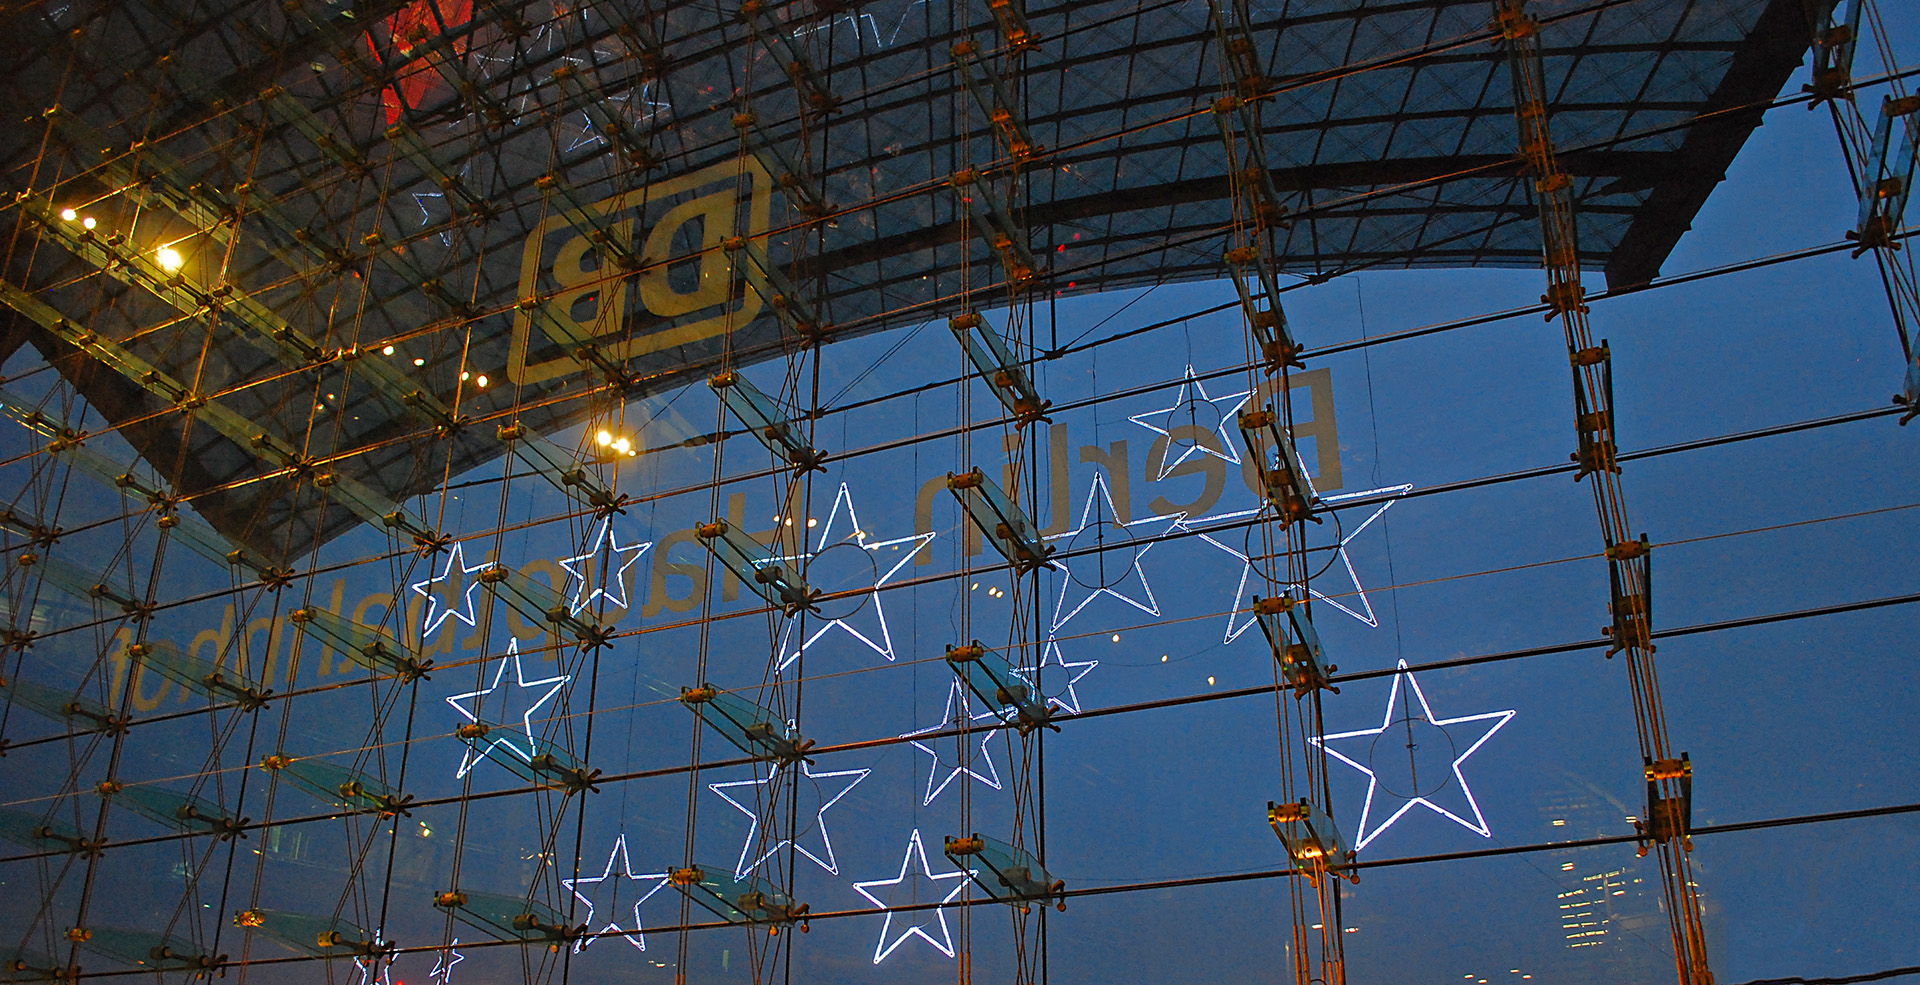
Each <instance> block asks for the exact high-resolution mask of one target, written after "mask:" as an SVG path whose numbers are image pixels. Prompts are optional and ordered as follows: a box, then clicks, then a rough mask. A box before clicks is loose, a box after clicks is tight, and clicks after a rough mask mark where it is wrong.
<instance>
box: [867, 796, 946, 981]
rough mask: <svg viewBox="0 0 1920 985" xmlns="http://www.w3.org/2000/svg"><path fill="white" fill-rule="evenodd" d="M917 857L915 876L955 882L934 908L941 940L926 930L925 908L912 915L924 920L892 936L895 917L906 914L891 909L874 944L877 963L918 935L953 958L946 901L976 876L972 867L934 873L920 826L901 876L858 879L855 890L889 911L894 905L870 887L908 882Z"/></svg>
mask: <svg viewBox="0 0 1920 985" xmlns="http://www.w3.org/2000/svg"><path fill="white" fill-rule="evenodd" d="M915 858H918V859H919V860H920V873H919V876H917V877H916V878H919V877H924V878H926V879H927V880H928V881H930V882H934V883H939V882H942V881H946V880H952V881H953V888H952V889H950V890H948V891H947V895H946V896H945V897H943V898H942V899H941V900H940V903H941V905H940V906H937V907H935V908H934V909H933V911H932V912H933V916H934V919H935V920H937V921H939V924H940V939H939V940H934V938H933V935H932V934H929V933H927V931H926V929H925V928H926V926H927V925H926V923H925V922H924V919H925V915H926V913H927V911H925V910H919V911H915V912H914V913H913V914H912V915H913V916H916V917H920V918H922V921H923V922H921V923H916V924H914V925H912V926H910V927H908V928H907V929H905V930H903V931H901V932H900V935H899V936H898V937H894V936H893V918H894V917H895V916H900V917H902V918H903V919H904V918H905V917H906V916H907V914H895V913H894V912H893V911H891V910H888V911H887V922H886V923H883V924H881V925H880V943H878V944H876V945H874V948H873V963H874V964H879V963H880V962H882V961H884V960H886V957H887V955H889V954H892V953H893V949H894V948H896V947H899V946H900V945H902V944H905V943H906V942H907V938H909V937H918V938H920V939H921V940H923V941H926V942H927V943H929V944H932V945H933V946H934V949H935V950H937V951H939V952H940V953H941V954H944V955H946V956H947V957H949V958H951V957H953V935H952V934H951V933H950V932H948V930H947V911H946V909H945V906H946V904H948V903H951V902H953V898H954V897H955V896H958V895H960V894H961V893H962V892H964V891H965V890H966V888H967V877H969V876H971V875H973V870H971V869H955V870H954V871H952V872H942V873H940V874H939V875H934V873H933V867H932V866H930V865H928V864H927V849H926V847H925V846H924V845H923V844H922V843H921V841H920V829H919V828H915V829H913V834H912V835H911V836H909V837H908V838H907V852H906V854H905V855H902V856H900V874H899V875H897V876H894V877H893V878H891V879H875V880H873V881H871V882H856V883H854V884H853V891H854V892H856V893H859V894H860V895H862V896H865V897H866V898H867V899H870V900H872V901H873V905H874V906H876V907H878V908H880V909H882V910H886V909H887V908H888V907H889V906H891V905H892V904H891V903H890V902H889V901H888V900H882V899H881V898H880V897H878V896H876V895H874V894H873V893H872V892H869V887H879V886H898V885H900V884H901V883H902V882H905V881H906V879H907V870H908V869H910V868H912V867H913V864H914V859H915ZM888 895H889V897H891V895H892V894H888ZM888 938H892V939H891V940H889V939H888Z"/></svg>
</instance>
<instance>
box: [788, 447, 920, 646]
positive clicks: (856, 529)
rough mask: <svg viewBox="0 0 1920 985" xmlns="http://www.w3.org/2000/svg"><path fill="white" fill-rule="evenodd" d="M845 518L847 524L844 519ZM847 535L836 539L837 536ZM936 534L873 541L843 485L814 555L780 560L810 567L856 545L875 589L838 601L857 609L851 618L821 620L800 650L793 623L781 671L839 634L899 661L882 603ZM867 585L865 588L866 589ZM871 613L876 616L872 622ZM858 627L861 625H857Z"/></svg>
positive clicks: (789, 629)
mask: <svg viewBox="0 0 1920 985" xmlns="http://www.w3.org/2000/svg"><path fill="white" fill-rule="evenodd" d="M843 513H844V514H845V518H844V519H843V518H842V514H843ZM836 529H838V530H841V531H843V532H841V533H839V534H837V535H836V534H835V532H834V531H835V530H836ZM935 536H936V535H935V534H933V533H924V534H909V535H907V536H905V537H894V538H891V539H888V540H872V539H869V537H868V536H867V528H865V527H863V526H861V525H860V516H859V514H858V513H855V512H854V509H853V494H852V493H850V492H849V491H848V490H847V484H846V483H844V482H843V483H841V484H840V492H839V493H838V494H837V495H835V496H834V497H833V510H832V511H831V512H829V513H828V514H827V520H826V522H825V523H823V524H821V525H820V538H819V540H818V542H817V543H816V544H815V545H814V548H813V550H812V551H810V552H807V553H805V554H798V555H792V556H789V557H781V558H775V561H776V562H779V563H786V564H791V563H796V562H797V563H800V564H807V565H810V564H811V562H812V561H813V559H814V558H817V557H819V556H820V555H821V554H824V553H825V552H826V551H827V549H828V548H832V547H838V546H840V545H843V544H850V545H853V546H855V547H858V548H859V549H861V550H863V551H866V552H867V553H868V555H869V556H870V557H871V558H872V560H873V565H874V569H873V570H874V579H873V587H872V588H869V589H866V590H865V591H863V592H861V593H860V595H859V596H856V597H855V598H848V599H841V600H837V601H836V603H835V604H836V605H840V606H857V607H856V608H854V609H853V611H852V612H850V613H849V614H848V615H847V616H845V617H842V618H838V619H821V620H818V621H817V622H815V623H814V624H813V625H812V626H811V627H810V628H809V629H808V631H807V636H806V639H804V640H803V641H802V642H801V643H800V645H799V646H790V644H791V643H792V639H793V635H794V633H795V632H796V631H797V630H796V628H795V627H796V626H798V625H799V621H797V620H792V619H789V620H787V624H786V627H785V629H783V630H782V632H781V640H780V653H781V657H780V669H781V670H786V669H787V668H788V667H789V666H791V665H792V664H793V662H794V661H795V660H798V659H799V658H800V655H801V654H802V653H804V652H806V650H807V648H809V647H811V646H813V645H814V644H815V643H817V642H819V640H820V637H822V636H825V635H826V634H827V633H829V632H831V631H832V630H835V629H839V630H841V631H842V632H845V633H846V634H847V635H849V636H851V637H853V638H854V639H856V640H859V641H860V642H862V643H864V644H866V645H867V648H868V649H870V650H872V651H873V652H875V653H878V654H879V655H881V656H882V657H885V658H886V659H887V660H888V662H892V660H893V659H894V652H893V634H892V633H890V632H889V631H888V630H887V610H886V606H885V604H884V603H883V602H882V601H881V596H880V589H881V588H882V587H884V586H885V585H886V584H887V582H889V581H892V580H893V577H894V576H895V575H897V574H899V573H900V570H901V569H902V568H905V567H906V566H907V565H909V564H912V563H913V559H914V558H915V557H916V556H918V555H919V553H920V551H921V550H922V549H923V548H925V547H926V546H927V544H929V543H931V542H932V541H933V538H934V537H935ZM863 584H864V583H863ZM869 610H871V611H872V613H873V615H872V617H871V618H867V616H866V613H867V612H868V611H869ZM856 621H857V622H858V623H859V625H855V623H856Z"/></svg>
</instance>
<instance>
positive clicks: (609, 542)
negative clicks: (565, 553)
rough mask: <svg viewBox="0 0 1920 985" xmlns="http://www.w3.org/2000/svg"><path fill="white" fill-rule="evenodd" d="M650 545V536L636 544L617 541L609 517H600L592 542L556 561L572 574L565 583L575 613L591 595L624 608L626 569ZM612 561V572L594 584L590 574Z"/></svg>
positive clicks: (625, 603) (622, 609) (610, 564)
mask: <svg viewBox="0 0 1920 985" xmlns="http://www.w3.org/2000/svg"><path fill="white" fill-rule="evenodd" d="M652 546H653V541H650V540H649V541H643V542H641V543H638V544H622V543H620V538H619V537H617V536H615V535H614V533H613V518H612V517H607V518H606V519H604V520H601V521H600V529H599V530H598V531H596V532H595V533H594V535H593V546H591V547H589V548H587V550H586V553H584V554H578V555H575V556H573V557H570V558H566V559H565V560H562V561H561V562H560V567H561V568H563V569H565V570H566V572H567V574H569V575H572V576H573V577H572V578H571V579H569V583H570V584H572V585H573V611H574V612H576V613H577V612H579V611H580V610H581V609H584V608H586V607H587V606H589V605H592V604H593V600H594V599H597V598H602V597H604V598H605V599H606V600H607V601H608V602H610V603H612V604H613V605H614V607H616V608H618V609H619V610H620V611H622V612H625V611H626V610H627V569H628V568H631V567H633V565H634V562H636V561H639V560H640V556H641V555H643V554H645V553H647V549H648V548H650V547H652ZM622 557H624V558H625V560H624V561H622V560H620V559H621V558H622ZM616 561H618V562H619V566H618V567H616V568H614V571H613V576H612V577H610V578H607V579H606V580H605V584H600V585H595V584H594V582H595V581H597V580H599V579H597V578H596V577H595V576H594V572H595V571H596V570H600V569H604V568H607V567H613V566H614V564H613V563H614V562H616Z"/></svg>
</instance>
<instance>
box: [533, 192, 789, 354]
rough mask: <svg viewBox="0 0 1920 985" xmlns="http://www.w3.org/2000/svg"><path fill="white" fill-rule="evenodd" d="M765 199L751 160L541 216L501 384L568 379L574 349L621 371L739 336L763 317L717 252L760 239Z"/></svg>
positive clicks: (757, 301) (754, 295) (768, 195)
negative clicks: (592, 350)
mask: <svg viewBox="0 0 1920 985" xmlns="http://www.w3.org/2000/svg"><path fill="white" fill-rule="evenodd" d="M771 199H772V182H771V181H769V180H768V177H767V172H766V170H765V169H763V168H762V167H761V166H760V163H759V162H758V161H756V160H754V159H752V158H750V157H748V158H742V159H739V160H732V161H722V162H721V163H719V164H715V165H712V166H711V167H707V168H702V169H701V170H699V171H696V172H694V173H692V174H686V175H680V176H678V177H674V178H669V179H667V180H665V181H657V182H654V183H652V184H650V185H648V186H646V187H645V188H641V189H638V190H636V191H631V192H626V193H624V194H621V195H616V196H614V197H612V198H609V199H607V200H605V201H602V202H596V203H594V204H593V205H590V206H587V207H586V208H585V209H583V210H581V211H579V212H563V213H558V214H554V215H549V216H548V217H547V218H546V219H545V220H543V221H542V222H541V223H540V224H539V225H538V226H535V227H534V229H533V232H531V233H530V234H528V236H527V246H526V252H525V254H524V256H523V258H522V260H521V264H520V291H519V297H520V298H521V299H522V300H521V305H520V307H519V308H517V309H516V310H515V313H514V321H513V348H512V350H511V351H510V352H509V354H508V357H507V376H508V378H509V379H511V380H513V381H514V382H515V383H538V382H540V381H542V380H549V379H553V378H554V377H557V376H565V375H567V374H569V373H573V372H576V371H577V370H579V369H580V368H581V363H580V362H579V361H578V360H576V359H574V358H573V356H572V355H571V354H569V352H568V343H569V342H570V341H572V340H578V339H589V340H591V341H592V342H593V344H594V346H595V347H596V348H598V349H599V350H600V352H601V353H602V354H603V355H604V356H605V357H607V358H609V359H611V360H614V361H616V362H625V361H626V360H629V359H632V358H634V357H636V356H642V355H645V354H647V353H651V352H659V351H661V350H664V349H671V348H673V347H675V346H681V345H686V344H687V343H689V342H698V341H700V340H702V339H709V338H712V337H714V336H716V335H721V334H723V333H725V332H727V331H728V330H729V329H730V328H741V327H744V326H746V325H747V323H749V322H751V321H753V319H754V318H755V317H756V316H758V315H759V314H760V309H761V305H762V301H761V298H760V294H759V293H758V292H757V291H755V290H754V289H753V288H752V287H750V286H748V285H747V281H746V279H745V278H736V277H735V276H734V269H733V259H732V257H731V256H730V255H729V254H728V253H727V251H726V250H723V249H721V245H720V244H721V243H722V242H724V241H725V240H726V239H727V237H729V236H735V235H744V236H745V237H746V238H747V239H749V240H757V239H763V238H764V237H765V236H766V234H767V217H768V214H769V211H770V207H771ZM587 213H591V214H592V215H591V216H589V215H588V214H587ZM596 229H598V230H601V231H604V232H606V233H608V234H609V235H611V236H612V237H614V238H615V239H616V240H617V241H618V242H619V243H620V244H621V245H622V246H624V247H625V251H626V252H627V254H628V255H629V256H631V257H635V258H637V259H638V263H637V265H636V269H631V270H629V269H622V267H621V265H620V264H619V263H617V262H615V259H614V257H612V256H609V254H610V253H614V252H616V251H611V250H607V249H602V248H601V247H600V246H599V244H597V243H595V242H594V240H593V239H592V238H590V237H589V234H590V233H593V232H594V231H595V230H596ZM636 295H637V296H636ZM536 325H538V326H539V330H538V331H535V330H534V326H536Z"/></svg>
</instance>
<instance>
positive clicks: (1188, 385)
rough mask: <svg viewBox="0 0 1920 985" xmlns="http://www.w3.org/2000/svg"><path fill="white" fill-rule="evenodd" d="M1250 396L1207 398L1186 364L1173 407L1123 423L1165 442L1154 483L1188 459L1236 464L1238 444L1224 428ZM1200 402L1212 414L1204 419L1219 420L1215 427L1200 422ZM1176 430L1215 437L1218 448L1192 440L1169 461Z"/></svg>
mask: <svg viewBox="0 0 1920 985" xmlns="http://www.w3.org/2000/svg"><path fill="white" fill-rule="evenodd" d="M1196 393H1197V394H1199V396H1198V397H1197V398H1196V397H1195V396H1194V394H1196ZM1252 396H1253V391H1252V390H1242V391H1240V392H1239V393H1233V394H1228V395H1227V396H1224V397H1209V396H1207V388H1206V386H1205V385H1204V384H1202V383H1201V382H1200V378H1199V377H1198V376H1196V375H1194V372H1193V365H1192V364H1188V365H1187V373H1186V376H1185V377H1184V378H1183V379H1182V381H1181V383H1180V392H1179V393H1176V394H1174V397H1173V405H1172V406H1171V407H1163V408H1161V409H1160V410H1150V411H1147V412H1146V413H1144V414H1135V415H1133V416H1131V417H1129V418H1127V420H1129V421H1132V422H1133V423H1135V424H1138V425H1140V426H1141V427H1143V428H1146V429H1147V430H1149V431H1152V432H1153V433H1155V434H1158V435H1161V436H1163V437H1165V438H1166V439H1167V450H1168V454H1167V455H1162V456H1161V461H1160V474H1159V475H1157V476H1154V480H1155V481H1158V480H1160V479H1164V478H1166V477H1167V476H1168V475H1170V474H1172V472H1173V470H1174V469H1175V468H1177V467H1179V465H1180V463H1181V462H1184V461H1186V460H1187V459H1189V458H1192V457H1193V456H1194V455H1212V456H1213V457H1214V458H1217V459H1219V460H1221V461H1223V462H1226V463H1228V464H1230V465H1236V466H1237V465H1239V464H1240V449H1239V447H1238V442H1237V440H1236V439H1235V437H1234V436H1233V435H1232V434H1231V433H1229V432H1228V430H1227V428H1228V427H1230V426H1237V422H1238V421H1239V414H1240V408H1242V407H1245V406H1246V405H1247V400H1248V399H1249V398H1251V397H1252ZM1202 403H1205V404H1207V405H1209V406H1211V407H1212V409H1213V411H1214V414H1210V415H1208V416H1209V417H1212V416H1216V415H1217V416H1218V417H1219V423H1217V424H1216V423H1214V422H1213V421H1211V420H1203V419H1201V417H1200V415H1199V414H1198V413H1196V411H1197V410H1198V407H1199V404H1202ZM1177 427H1197V428H1199V429H1201V430H1202V431H1206V432H1208V433H1209V434H1210V435H1211V434H1218V435H1219V436H1220V446H1219V447H1218V448H1215V447H1212V446H1211V445H1209V444H1206V443H1204V442H1199V441H1195V442H1193V443H1192V444H1190V445H1188V446H1186V448H1185V450H1183V451H1181V452H1180V457H1179V458H1173V459H1171V460H1169V456H1170V455H1171V454H1172V450H1173V445H1174V437H1173V429H1174V428H1177Z"/></svg>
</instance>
